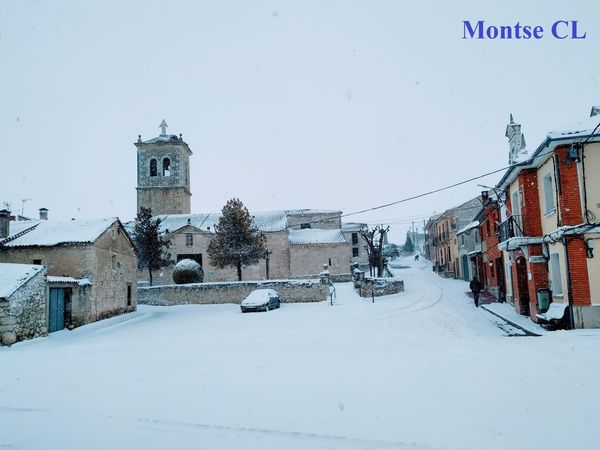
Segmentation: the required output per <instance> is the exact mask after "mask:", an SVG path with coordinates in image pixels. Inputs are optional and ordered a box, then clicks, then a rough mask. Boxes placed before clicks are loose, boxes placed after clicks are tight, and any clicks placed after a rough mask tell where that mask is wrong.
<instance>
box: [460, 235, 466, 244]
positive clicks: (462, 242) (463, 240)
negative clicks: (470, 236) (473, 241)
mask: <svg viewBox="0 0 600 450" xmlns="http://www.w3.org/2000/svg"><path fill="white" fill-rule="evenodd" d="M460 245H463V246H464V245H465V235H464V234H461V235H460Z"/></svg>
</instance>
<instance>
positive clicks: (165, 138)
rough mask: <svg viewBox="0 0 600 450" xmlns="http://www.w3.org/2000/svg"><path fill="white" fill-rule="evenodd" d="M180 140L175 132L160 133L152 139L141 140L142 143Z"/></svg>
mask: <svg viewBox="0 0 600 450" xmlns="http://www.w3.org/2000/svg"><path fill="white" fill-rule="evenodd" d="M171 141H174V142H181V141H180V140H179V136H177V135H176V134H161V135H159V136H156V137H155V138H152V139H148V140H147V141H143V142H142V143H143V144H155V143H157V142H171Z"/></svg>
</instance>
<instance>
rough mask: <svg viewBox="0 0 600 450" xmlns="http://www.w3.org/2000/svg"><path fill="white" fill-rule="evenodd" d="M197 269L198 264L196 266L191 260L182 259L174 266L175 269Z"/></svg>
mask: <svg viewBox="0 0 600 450" xmlns="http://www.w3.org/2000/svg"><path fill="white" fill-rule="evenodd" d="M199 268H200V264H198V263H197V262H196V261H194V260H193V259H182V260H181V261H179V262H178V263H177V264H175V269H182V270H198V269H199Z"/></svg>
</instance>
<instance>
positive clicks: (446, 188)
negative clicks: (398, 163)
mask: <svg viewBox="0 0 600 450" xmlns="http://www.w3.org/2000/svg"><path fill="white" fill-rule="evenodd" d="M599 128H600V122H598V125H596V127H595V128H594V130H593V131H592V132H591V134H590V135H589V136H587V138H586V139H585V140H584V141H583V142H577V144H580V145H584V144H586V143H587V142H588V141H589V140H590V139H591V138H592V137H593V136H594V135H595V133H596V131H597V130H598V129H599ZM551 151H554V149H553V148H548V150H546V151H544V152H542V153H540V154H539V155H537V156H536V157H534V158H530V159H527V160H525V161H523V162H520V163H517V164H511V165H508V166H505V167H502V168H500V169H496V170H492V171H490V172H486V173H484V174H481V175H477V176H475V177H471V178H468V179H466V180H462V181H458V182H456V183H452V184H449V185H447V186H443V187H440V188H437V189H433V190H431V191H427V192H423V193H421V194H417V195H413V196H411V197H405V198H403V199H400V200H396V201H394V202H390V203H385V204H383V205H378V206H373V207H371V208H365V209H361V210H359V211H353V212H349V213H345V214H341V215H340V216H331V217H327V218H324V219H316V220H313V221H310V222H306V224H313V223H320V222H325V221H328V220H332V219H337V218H338V217H339V218H342V217H350V216H355V215H358V214H363V213H366V212H370V211H377V210H379V209H384V208H389V207H390V206H394V205H399V204H400V203H405V202H408V201H411V200H416V199H418V198H422V197H426V196H428V195H433V194H437V193H438V192H442V191H445V190H448V189H452V188H455V187H457V186H461V185H463V184H467V183H470V182H472V181H475V180H479V179H481V178H485V177H488V176H490V175H494V174H496V173H499V172H503V171H505V170H509V169H511V168H513V167H519V166H527V165H530V164H533V162H534V161H536V160H537V159H539V158H541V157H543V156H546V155H547V154H549V153H550V152H551ZM378 223H379V222H378ZM287 228H291V226H287V227H286V229H287Z"/></svg>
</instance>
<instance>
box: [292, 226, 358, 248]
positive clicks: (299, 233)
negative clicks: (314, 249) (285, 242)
mask: <svg viewBox="0 0 600 450" xmlns="http://www.w3.org/2000/svg"><path fill="white" fill-rule="evenodd" d="M289 240H290V244H291V245H308V244H343V243H346V242H347V241H346V239H345V238H344V235H343V234H342V230H340V229H332V230H322V229H319V228H305V229H303V230H289Z"/></svg>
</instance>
